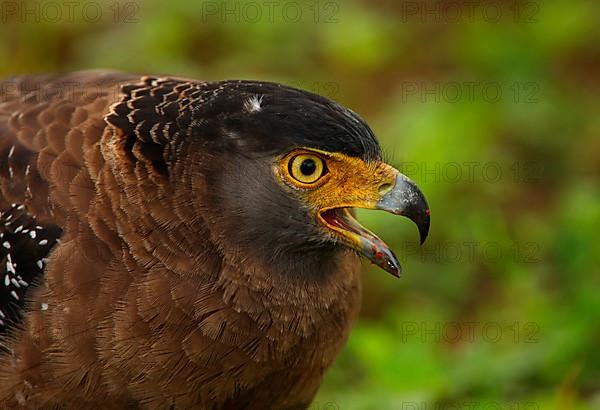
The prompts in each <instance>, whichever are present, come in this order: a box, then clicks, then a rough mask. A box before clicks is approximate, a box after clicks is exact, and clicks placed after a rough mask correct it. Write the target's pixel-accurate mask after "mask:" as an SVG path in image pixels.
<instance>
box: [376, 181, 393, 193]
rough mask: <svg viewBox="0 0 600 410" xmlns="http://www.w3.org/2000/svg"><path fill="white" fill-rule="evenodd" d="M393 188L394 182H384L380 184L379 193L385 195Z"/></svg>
mask: <svg viewBox="0 0 600 410" xmlns="http://www.w3.org/2000/svg"><path fill="white" fill-rule="evenodd" d="M391 189H392V184H390V183H389V182H386V183H383V184H381V185H380V186H379V194H380V195H384V194H387V193H388V192H389V191H390V190H391Z"/></svg>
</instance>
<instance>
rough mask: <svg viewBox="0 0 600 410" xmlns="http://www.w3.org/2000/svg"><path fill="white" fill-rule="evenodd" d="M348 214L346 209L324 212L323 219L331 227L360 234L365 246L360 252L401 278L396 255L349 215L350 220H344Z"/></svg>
mask: <svg viewBox="0 0 600 410" xmlns="http://www.w3.org/2000/svg"><path fill="white" fill-rule="evenodd" d="M347 212H348V211H346V210H344V209H332V210H329V211H326V212H324V213H323V214H322V217H323V219H325V221H327V223H328V224H329V225H331V226H334V227H337V228H340V229H343V230H346V231H351V232H354V233H356V234H358V235H359V236H360V237H361V242H362V244H363V245H362V249H361V250H360V252H361V253H362V254H363V255H364V256H365V257H367V258H368V259H369V260H370V261H371V262H372V263H374V264H376V265H377V266H379V267H381V268H382V269H384V270H386V271H387V272H389V273H391V274H392V275H394V276H396V277H399V276H400V271H401V268H400V263H399V262H398V259H397V258H396V255H394V253H393V252H392V251H391V249H389V248H388V246H387V245H386V244H385V243H383V241H382V240H381V239H379V238H378V237H377V236H375V235H374V234H373V233H371V232H369V231H367V230H366V229H364V228H363V227H362V226H360V225H359V224H358V222H355V220H354V219H350V218H351V217H350V216H349V215H348V219H346V218H344V215H347Z"/></svg>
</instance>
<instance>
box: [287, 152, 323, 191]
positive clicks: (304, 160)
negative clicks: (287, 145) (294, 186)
mask: <svg viewBox="0 0 600 410" xmlns="http://www.w3.org/2000/svg"><path fill="white" fill-rule="evenodd" d="M326 172H327V167H326V166H325V162H324V161H323V159H322V158H321V157H319V156H317V155H313V154H300V155H296V156H295V157H293V158H292V159H291V160H290V162H289V173H290V175H291V176H292V177H293V178H294V179H295V180H296V181H298V182H301V183H303V184H314V183H315V182H317V181H318V180H319V178H321V177H322V176H323V175H325V173H326Z"/></svg>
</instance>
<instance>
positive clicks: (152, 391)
mask: <svg viewBox="0 0 600 410" xmlns="http://www.w3.org/2000/svg"><path fill="white" fill-rule="evenodd" d="M0 96H1V97H2V99H1V100H0V211H1V212H2V213H1V214H0V234H1V235H2V236H1V237H0V245H3V246H0V262H1V263H2V265H0V274H2V277H0V281H1V282H3V283H2V284H0V403H2V404H3V405H5V406H8V407H11V408H12V407H18V406H23V407H32V408H39V407H61V406H67V407H72V408H79V407H81V408H121V407H134V408H135V407H148V408H169V407H172V408H173V407H174V408H266V407H272V408H305V407H306V406H307V405H308V404H309V403H310V401H311V399H312V398H313V396H314V394H315V393H316V391H317V388H318V386H319V384H320V383H321V381H322V378H323V375H324V373H325V371H326V369H327V368H328V367H329V366H330V365H331V364H332V362H333V360H334V358H335V357H336V355H337V354H338V353H339V351H340V349H341V348H342V346H343V344H344V342H345V340H346V338H347V337H348V333H349V329H350V326H351V323H352V321H353V320H354V318H355V317H356V314H357V310H358V305H359V299H360V282H359V277H358V271H359V263H358V257H357V252H356V251H358V252H359V253H361V254H363V255H365V256H367V257H368V258H370V259H371V260H373V261H374V262H376V263H378V264H380V265H381V266H382V267H384V268H385V269H386V270H389V271H390V272H392V273H397V272H398V268H399V267H398V266H397V262H396V261H395V259H394V257H393V254H392V253H391V251H389V249H388V248H387V247H385V246H384V244H383V243H382V242H381V241H379V240H378V239H377V237H375V236H374V235H372V234H371V233H369V232H367V231H365V230H363V231H361V230H360V228H359V227H358V226H357V225H356V224H355V221H354V220H353V218H352V217H351V216H350V215H349V214H347V213H346V212H345V211H341V209H345V208H346V207H354V206H363V207H368V208H380V209H385V210H388V211H392V212H395V213H403V214H405V215H407V216H409V217H411V219H413V220H415V221H416V222H418V223H419V225H420V227H421V233H422V234H423V232H424V233H425V235H426V228H425V225H427V227H428V224H429V220H428V213H429V211H428V210H426V204H425V203H424V199H423V198H422V195H421V194H420V192H418V190H416V187H414V186H413V185H412V182H410V181H407V180H405V179H403V178H400V176H398V175H399V174H397V173H395V170H393V169H391V168H390V167H388V166H385V165H384V164H383V163H381V162H380V154H379V152H380V151H379V146H378V145H377V142H376V140H375V139H374V137H373V136H372V133H371V131H370V130H369V129H368V127H367V126H366V124H364V123H363V122H362V120H360V119H359V118H358V117H357V116H356V115H355V114H353V113H351V112H350V111H347V110H345V109H343V108H342V107H340V106H338V105H337V104H334V103H332V102H330V101H328V100H326V99H324V98H322V97H318V96H314V95H312V94H309V93H305V92H302V91H298V90H294V89H291V88H288V87H283V86H280V85H277V84H270V83H259V82H223V83H202V82H195V81H190V80H182V79H173V78H154V77H144V78H139V77H136V76H132V75H125V74H120V73H112V72H82V73H73V74H68V75H64V76H33V77H21V78H12V79H8V80H6V81H5V82H4V83H2V88H1V89H0ZM298 150H300V151H298ZM312 150H315V151H314V152H313V151H312ZM296 151H298V152H302V153H303V154H302V155H308V156H309V157H307V158H309V159H308V160H305V161H304V162H302V164H300V167H299V168H298V169H301V170H302V173H304V174H306V175H308V173H309V172H312V168H311V167H313V166H314V165H315V164H314V160H313V159H312V158H316V159H315V160H316V161H317V162H318V161H321V159H319V158H321V157H320V156H323V158H326V160H324V161H325V162H324V164H325V165H326V167H325V168H323V170H322V171H321V172H322V173H323V175H322V178H321V176H319V178H320V179H318V181H317V182H310V183H308V182H306V181H304V180H303V181H296V180H294V178H293V175H294V172H296V171H295V168H294V169H293V168H292V165H289V168H288V165H287V164H288V162H286V161H290V162H289V164H292V161H293V160H296V159H297V158H299V155H300V154H296ZM290 152H291V154H290ZM307 152H308V154H307ZM315 155H316V157H315ZM290 158H292V159H290ZM300 158H304V157H300ZM306 161H308V162H306ZM311 161H313V162H311ZM278 164H282V165H281V166H279V165H278ZM347 164H355V165H354V166H355V169H354V170H352V172H351V173H348V174H346V173H345V171H344V167H346V166H347ZM357 170H362V171H360V172H359V171H357ZM288 171H289V172H290V173H291V175H292V177H290V175H288ZM315 172H316V171H315ZM326 174H327V175H326ZM359 177H361V178H362V179H360V180H358V179H356V178H359ZM336 178H337V179H336ZM390 178H391V179H390ZM321 181H322V182H321ZM327 181H329V182H327ZM334 181H336V182H335V183H334ZM371 181H374V182H373V184H375V185H377V186H376V188H373V189H371V188H369V186H370V184H371ZM384 182H385V183H384ZM303 184H304V185H303ZM327 184H330V185H329V188H327V186H328V185H327ZM386 184H387V185H386ZM394 184H395V188H393V189H392V193H393V194H394V195H396V196H395V197H394V196H390V195H391V194H388V191H389V187H388V186H392V187H393V186H394ZM402 184H404V186H403V187H402V189H403V191H402V192H409V193H410V194H411V195H412V196H410V198H409V197H407V196H404V197H403V199H402V200H403V201H404V202H403V203H402V205H401V206H399V205H398V204H399V203H400V202H401V201H400V198H399V197H398V195H400V194H399V192H400V191H399V189H400V185H402ZM375 185H374V186H375ZM396 188H397V189H396ZM327 189H329V191H327ZM332 189H333V190H337V191H331V190H332ZM384 190H385V192H383V191H384ZM357 193H360V194H357ZM344 195H345V196H344ZM386 195H387V196H386ZM332 197H339V198H340V199H339V201H340V203H336V202H335V201H333V202H332V200H331V198H332ZM357 198H358V199H357ZM390 198H391V199H390ZM407 198H408V199H407ZM390 201H392V202H394V201H395V202H394V204H392V205H390V204H391V202H390ZM328 228H331V229H328ZM4 282H5V283H4Z"/></svg>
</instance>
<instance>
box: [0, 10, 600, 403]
mask: <svg viewBox="0 0 600 410" xmlns="http://www.w3.org/2000/svg"><path fill="white" fill-rule="evenodd" d="M0 18H1V19H2V20H1V24H0V74H1V75H9V74H15V73H32V72H46V71H68V70H76V69H86V68H113V69H120V70H127V71H132V72H139V73H153V74H159V73H164V74H174V75H178V76H189V77H194V78H199V79H209V80H217V79H227V78H247V79H249V78H253V79H264V80H271V81H279V82H283V83H286V84H291V85H295V86H298V87H301V88H305V89H308V90H310V91H313V92H317V93H320V94H323V95H325V96H328V97H331V98H333V99H335V100H337V101H338V102H341V103H342V104H344V105H346V106H349V107H350V108H352V109H353V110H354V111H356V112H358V113H359V114H361V115H362V116H363V117H364V118H365V119H366V120H367V121H368V122H369V123H370V124H371V126H372V128H373V129H374V131H375V132H376V134H377V135H378V136H379V138H380V140H381V142H382V145H383V146H384V149H385V151H386V155H387V158H388V159H389V161H391V162H392V163H393V164H394V165H395V166H397V167H398V168H400V169H402V170H403V171H404V172H405V173H406V174H407V175H409V176H410V177H411V178H413V179H414V180H415V181H416V182H417V183H418V184H419V185H420V187H421V188H422V189H423V191H424V192H425V194H426V195H427V197H428V199H429V203H430V206H431V210H432V231H431V236H430V238H429V239H428V241H427V243H426V244H425V246H424V247H423V248H419V247H418V245H417V242H416V241H417V234H416V232H415V230H414V227H413V226H411V224H410V222H409V221H404V220H402V221H401V220H398V219H397V218H394V217H393V216H388V215H386V214H382V213H372V212H371V213H364V212H363V213H361V215H360V216H361V218H362V220H363V221H364V222H365V223H366V224H367V225H368V226H369V227H370V228H372V229H373V230H374V231H375V232H378V233H379V234H380V236H381V237H382V238H383V239H384V240H386V241H388V242H389V243H390V244H391V245H392V246H393V248H394V249H396V250H397V253H398V255H399V258H400V260H401V261H402V263H403V265H404V271H405V273H404V277H403V278H402V279H401V280H400V281H398V280H395V279H394V278H392V277H391V276H389V275H387V274H385V273H384V272H383V271H380V270H378V269H374V268H372V267H370V266H365V269H364V271H365V272H364V303H363V310H362V314H361V317H360V320H359V322H358V323H357V325H356V326H355V328H354V330H353V333H352V335H351V338H350V340H349V343H348V346H347V348H346V349H345V350H344V352H343V353H342V354H341V356H340V357H339V359H338V361H337V363H336V365H335V366H334V368H333V369H332V370H330V372H329V373H328V375H327V378H326V381H325V383H324V385H323V387H322V389H321V390H320V392H319V394H318V396H317V398H316V400H315V402H314V403H313V405H312V408H313V409H318V410H321V409H327V410H337V409H403V410H430V409H434V410H459V409H473V410H479V409H486V410H495V409H511V410H536V409H600V327H599V325H598V324H599V321H600V274H599V273H600V272H599V270H600V269H599V266H600V241H599V240H598V235H597V232H598V230H600V184H599V182H600V3H598V2H596V1H587V2H586V1H567V0H555V1H550V0H548V1H535V2H528V1H522V2H518V1H466V2H463V1H448V2H446V1H438V2H436V1H426V2H425V1H408V2H400V1H393V0H374V1H367V0H362V1H361V0H353V1H344V2H342V1H340V2H327V1H320V2H315V1H313V0H308V1H289V2H288V1H264V2H262V1H249V2H246V1H241V2H238V1H230V2H222V1H216V2H213V1H195V2H192V1H185V0H170V1H168V2H167V1H158V0H156V1H146V2H139V3H134V2H126V1H121V2H114V1H107V2H81V3H79V2H70V3H69V4H67V3H66V2H61V1H28V2H23V1H18V2H11V1H4V2H2V3H0Z"/></svg>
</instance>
